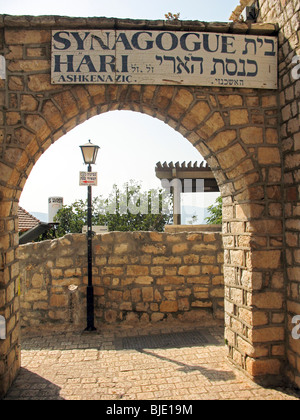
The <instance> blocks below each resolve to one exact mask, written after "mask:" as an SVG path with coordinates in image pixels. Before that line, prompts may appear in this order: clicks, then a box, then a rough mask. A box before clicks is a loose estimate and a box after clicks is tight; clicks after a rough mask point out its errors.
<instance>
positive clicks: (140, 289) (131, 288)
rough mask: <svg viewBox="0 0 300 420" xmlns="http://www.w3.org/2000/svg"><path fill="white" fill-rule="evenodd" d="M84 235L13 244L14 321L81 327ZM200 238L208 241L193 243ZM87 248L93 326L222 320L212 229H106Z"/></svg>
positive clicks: (217, 247) (218, 246) (218, 255)
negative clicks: (16, 261)
mask: <svg viewBox="0 0 300 420" xmlns="http://www.w3.org/2000/svg"><path fill="white" fill-rule="evenodd" d="M85 239H86V238H85V236H84V235H67V236H65V237H64V238H62V239H57V240H54V241H45V242H43V243H36V244H27V245H23V246H21V247H20V248H19V257H20V271H21V276H20V278H21V325H22V327H24V328H25V327H26V328H34V327H37V326H38V327H39V328H43V329H44V330H47V328H48V329H49V328H50V329H51V328H52V329H53V328H55V329H57V328H63V329H67V328H70V329H74V328H75V329H76V328H77V329H78V328H84V326H85V322H86V319H85V313H86V312H85V305H86V299H85V293H86V284H87V256H86V241H85ZM120 240H121V241H122V242H121V243H120ZM174 242H176V245H174ZM205 243H209V244H210V247H207V249H205V246H204V247H202V248H201V251H198V252H196V251H195V250H194V247H195V245H197V244H205ZM107 244H109V245H107ZM175 247H176V248H175ZM93 250H94V257H93V284H94V287H95V314H96V320H95V323H96V325H98V326H99V328H100V326H101V325H102V323H103V322H109V323H116V322H117V323H120V322H132V320H135V321H139V322H146V321H147V322H159V321H168V322H169V321H171V320H172V319H174V320H179V321H184V320H185V319H186V318H187V317H188V318H190V317H191V316H192V317H193V318H194V319H195V320H196V319H199V320H201V319H202V320H203V322H205V323H207V322H211V323H214V322H216V321H217V322H221V321H222V319H223V316H224V311H223V300H224V284H223V247H222V238H221V234H220V233H213V234H211V233H197V234H194V235H193V234H190V233H174V234H167V233H155V232H137V233H131V232H128V233H121V232H112V233H108V234H104V235H97V236H95V237H94V240H93ZM61 255H63V257H62V256H61ZM98 255H101V258H99V257H98ZM195 263H197V265H195ZM70 286H76V287H75V288H74V287H70ZM74 289H75V290H74Z"/></svg>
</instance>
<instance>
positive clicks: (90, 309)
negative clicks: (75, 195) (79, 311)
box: [86, 165, 96, 331]
mask: <svg viewBox="0 0 300 420" xmlns="http://www.w3.org/2000/svg"><path fill="white" fill-rule="evenodd" d="M88 172H92V167H91V165H89V166H88ZM87 188H88V209H87V210H88V213H87V225H88V226H87V254H88V285H87V291H86V315H87V327H86V331H95V330H96V328H95V326H94V287H93V261H92V255H93V252H92V240H93V232H92V187H91V185H88V187H87Z"/></svg>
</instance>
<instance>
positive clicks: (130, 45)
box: [51, 29, 278, 89]
mask: <svg viewBox="0 0 300 420" xmlns="http://www.w3.org/2000/svg"><path fill="white" fill-rule="evenodd" d="M277 48H278V47H277V38H276V37H268V36H254V35H240V34H238V35H237V34H221V33H206V32H171V31H170V32H168V31H148V30H136V31H133V30H130V31H121V30H109V29H108V30H88V29H86V30H55V31H52V60H51V82H52V83H53V84H152V85H187V86H192V85H194V86H225V87H228V86H230V87H239V88H241V87H244V88H263V89H276V88H277Z"/></svg>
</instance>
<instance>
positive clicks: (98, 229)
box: [82, 225, 108, 233]
mask: <svg viewBox="0 0 300 420" xmlns="http://www.w3.org/2000/svg"><path fill="white" fill-rule="evenodd" d="M87 230H88V227H87V226H83V228H82V233H87ZM92 231H93V232H95V233H106V232H108V227H107V226H98V225H97V226H92Z"/></svg>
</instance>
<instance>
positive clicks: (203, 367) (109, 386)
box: [4, 324, 300, 401]
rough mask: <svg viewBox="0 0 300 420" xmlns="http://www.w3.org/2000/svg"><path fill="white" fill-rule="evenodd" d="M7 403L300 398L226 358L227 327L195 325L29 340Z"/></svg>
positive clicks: (53, 336)
mask: <svg viewBox="0 0 300 420" xmlns="http://www.w3.org/2000/svg"><path fill="white" fill-rule="evenodd" d="M183 331H185V333H184V334H183ZM171 333H172V335H170V334H171ZM149 336H151V340H149ZM4 399H5V400H22V399H25V400H38V399H42V400H50V399H52V400H62V399H64V400H87V399H92V400H119V401H122V400H156V401H159V400H168V401H170V400H173V401H174V400H208V399H209V400H237V399H243V400H253V399H263V400H274V399H275V400H277V399H281V400H298V399H300V393H296V392H295V391H294V390H293V389H266V388H263V387H261V386H259V385H257V384H255V383H253V382H252V381H250V380H249V379H247V378H246V377H245V376H244V375H243V374H242V373H241V372H240V371H238V370H236V369H234V368H233V367H232V365H231V364H229V363H228V362H227V361H226V358H225V348H224V340H223V328H221V327H206V328H205V329H204V328H203V327H200V326H197V325H196V324H193V325H190V326H185V327H184V328H183V326H182V325H181V326H173V327H172V328H170V327H169V328H168V329H167V328H164V329H163V330H162V329H160V330H159V329H157V328H156V329H153V328H152V329H151V330H149V329H147V328H144V329H136V328H131V329H124V328H122V329H119V330H118V329H114V330H113V331H112V330H109V329H108V328H106V329H105V330H103V331H101V332H96V333H71V332H69V333H57V334H49V333H48V334H44V335H43V336H41V335H31V336H29V335H25V336H24V335H23V338H22V367H21V371H20V374H19V375H18V377H17V378H16V380H15V382H14V383H13V385H12V387H11V388H10V390H9V392H8V394H7V395H6V397H5V398H4Z"/></svg>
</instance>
